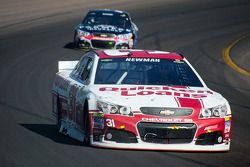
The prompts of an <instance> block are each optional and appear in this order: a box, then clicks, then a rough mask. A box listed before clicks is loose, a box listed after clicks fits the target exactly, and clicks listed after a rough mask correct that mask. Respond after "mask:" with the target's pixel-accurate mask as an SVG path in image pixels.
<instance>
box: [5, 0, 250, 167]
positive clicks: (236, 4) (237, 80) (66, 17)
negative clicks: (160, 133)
mask: <svg viewBox="0 0 250 167" xmlns="http://www.w3.org/2000/svg"><path fill="white" fill-rule="evenodd" d="M0 4H1V5H0V93H1V96H0V166H1V167H16V166H20V167H40V166H41V167H44V166H60V167H63V166H65V167H66V166H67V167H71V166H72V167H73V166H74V167H78V166H84V167H95V166H107V167H112V166H119V167H128V166H143V167H148V166H150V167H163V166H178V167H181V166H190V167H195V166H201V167H221V166H223V167H229V166H240V167H245V166H250V154H249V153H250V130H249V129H250V103H249V101H250V78H249V77H247V76H244V75H242V74H239V73H238V72H236V71H234V70H232V69H231V68H230V67H229V66H227V64H226V63H225V62H224V60H223V58H222V50H223V48H224V47H225V46H226V45H227V43H228V42H229V41H231V40H232V39H234V38H236V37H237V36H238V35H241V34H244V33H246V32H249V31H250V17H249V16H250V1H247V0H220V1H218V0H206V1H196V0H155V1H146V0H145V1H133V0H119V1H117V0H106V1H100V0H92V1H83V0H71V1H67V0H26V1H24V0H23V1H21V0H8V1H7V0H6V1H4V0H0ZM95 8H99V9H102V8H112V9H120V10H126V11H128V12H130V14H131V16H132V18H133V20H134V22H135V23H136V24H137V25H138V27H139V35H140V37H139V46H138V48H146V49H159V50H167V51H177V52H181V53H183V54H184V55H185V56H186V57H187V58H188V60H189V61H190V62H191V63H192V64H193V66H194V67H195V68H196V69H197V71H198V72H199V73H200V75H201V76H202V77H203V78H204V80H205V82H206V83H207V85H208V86H209V87H210V88H212V89H213V90H215V91H218V92H220V93H221V94H222V95H223V96H224V97H225V98H227V99H228V100H229V102H230V104H231V108H232V112H233V136H232V144H231V150H230V151H229V152H227V153H187V152H163V151H161V152H159V151H129V150H111V149H98V148H92V147H86V146H84V145H82V144H81V143H80V142H77V141H75V140H72V139H70V138H68V137H65V136H62V135H60V134H58V133H57V132H56V127H55V125H54V124H55V120H54V118H53V117H52V114H51V97H50V90H51V86H52V82H53V78H54V74H55V73H56V71H57V61H59V60H76V59H78V58H80V56H81V54H82V52H81V51H78V50H74V49H72V43H71V42H72V38H73V28H74V26H75V25H77V24H78V23H79V22H80V21H81V20H82V17H83V15H84V14H85V13H86V12H87V10H88V9H95ZM247 41H248V42H247ZM247 46H248V47H247ZM232 54H233V55H232V59H233V60H235V62H236V63H237V64H238V65H239V66H241V67H245V69H247V68H248V70H250V69H249V65H250V61H249V39H245V40H244V41H241V42H239V43H238V44H237V46H235V47H234V48H232ZM246 55H248V56H246Z"/></svg>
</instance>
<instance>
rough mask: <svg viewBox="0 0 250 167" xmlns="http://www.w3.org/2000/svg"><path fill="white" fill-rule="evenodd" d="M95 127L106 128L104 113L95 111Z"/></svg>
mask: <svg viewBox="0 0 250 167" xmlns="http://www.w3.org/2000/svg"><path fill="white" fill-rule="evenodd" d="M93 128H97V129H103V128H104V114H103V113H93Z"/></svg>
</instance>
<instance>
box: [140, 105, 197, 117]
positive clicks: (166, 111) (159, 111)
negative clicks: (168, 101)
mask: <svg viewBox="0 0 250 167" xmlns="http://www.w3.org/2000/svg"><path fill="white" fill-rule="evenodd" d="M140 110H141V112H142V113H143V114H147V115H156V116H163V117H169V116H190V115H192V114H193V109H191V108H164V107H141V108H140Z"/></svg>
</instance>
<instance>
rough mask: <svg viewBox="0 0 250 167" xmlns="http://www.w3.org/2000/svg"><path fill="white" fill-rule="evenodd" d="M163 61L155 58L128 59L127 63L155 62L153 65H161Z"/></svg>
mask: <svg viewBox="0 0 250 167" xmlns="http://www.w3.org/2000/svg"><path fill="white" fill-rule="evenodd" d="M160 60H161V59H155V58H126V61H129V62H149V63H150V62H153V63H160Z"/></svg>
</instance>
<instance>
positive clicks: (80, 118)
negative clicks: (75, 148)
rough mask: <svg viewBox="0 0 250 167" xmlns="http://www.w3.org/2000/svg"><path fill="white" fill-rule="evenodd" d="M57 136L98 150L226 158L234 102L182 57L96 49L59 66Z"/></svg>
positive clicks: (55, 92)
mask: <svg viewBox="0 0 250 167" xmlns="http://www.w3.org/2000/svg"><path fill="white" fill-rule="evenodd" d="M52 96H53V98H52V99H53V113H54V115H55V116H56V118H57V125H58V128H59V132H60V133H63V134H66V135H69V136H70V137H72V138H75V139H77V140H80V141H83V142H86V143H89V144H90V145H92V146H97V147H106V148H119V149H146V150H170V151H228V150H229V149H230V142H231V140H230V137H231V130H232V116H231V110H230V106H229V103H228V101H227V100H226V99H225V98H223V97H222V95H220V94H219V93H217V92H215V91H213V90H211V89H209V88H208V87H207V86H206V84H205V83H204V81H203V80H202V79H201V77H200V76H199V74H198V73H197V72H196V71H195V70H194V68H193V67H192V66H191V64H190V63H189V62H188V61H187V60H186V58H185V57H183V56H182V55H180V54H177V53H169V52H163V51H149V50H97V51H90V52H87V53H85V54H84V55H83V57H82V58H81V59H80V60H79V61H60V62H59V72H58V73H56V77H55V81H54V84H53V90H52Z"/></svg>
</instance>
